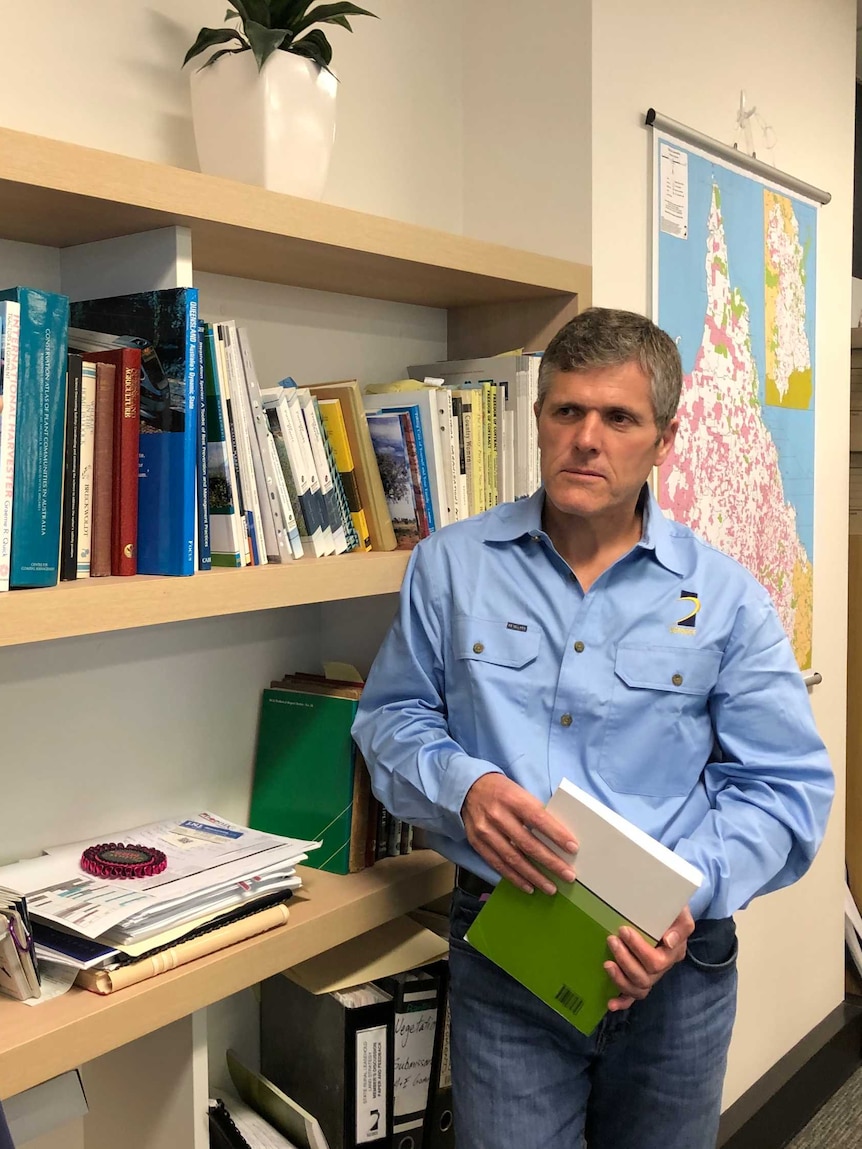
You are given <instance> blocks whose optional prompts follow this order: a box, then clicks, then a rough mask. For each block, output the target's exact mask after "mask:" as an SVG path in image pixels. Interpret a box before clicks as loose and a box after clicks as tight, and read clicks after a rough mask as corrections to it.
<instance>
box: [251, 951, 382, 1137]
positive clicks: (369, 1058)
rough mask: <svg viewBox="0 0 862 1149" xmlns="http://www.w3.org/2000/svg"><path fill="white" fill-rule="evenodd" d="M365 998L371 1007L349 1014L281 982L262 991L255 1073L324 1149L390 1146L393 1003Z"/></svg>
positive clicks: (280, 978)
mask: <svg viewBox="0 0 862 1149" xmlns="http://www.w3.org/2000/svg"><path fill="white" fill-rule="evenodd" d="M357 988H362V987H357ZM347 992H348V993H349V992H351V991H347ZM372 992H373V993H375V994H376V997H377V1000H373V1001H371V1002H370V1003H369V1004H363V1005H357V1006H355V1007H353V1008H348V1007H347V1006H345V1005H344V1004H342V1000H343V999H341V998H340V997H339V995H338V994H335V993H322V994H313V993H310V992H309V991H308V990H307V989H303V988H302V986H299V985H297V984H296V983H295V982H293V981H291V980H290V978H289V977H287V976H286V975H284V974H278V975H277V976H276V977H271V978H267V979H266V981H264V982H262V984H261V999H260V1059H261V1072H262V1073H263V1075H264V1077H266V1078H268V1079H269V1080H270V1081H271V1082H272V1083H273V1084H274V1085H277V1086H278V1088H279V1089H281V1090H282V1091H283V1092H284V1093H286V1094H287V1095H288V1096H289V1097H291V1098H293V1100H294V1101H296V1102H298V1103H299V1104H300V1105H301V1106H302V1107H303V1108H304V1109H307V1110H308V1111H309V1112H310V1113H312V1114H314V1116H315V1117H316V1118H317V1120H318V1121H319V1122H320V1126H321V1128H322V1130H323V1133H324V1135H325V1137H326V1140H327V1141H328V1143H329V1146H330V1149H356V1147H357V1146H361V1147H362V1149H366V1147H376V1149H389V1146H390V1143H391V1136H392V1049H393V1006H392V998H391V997H390V996H389V995H388V994H386V993H384V992H383V991H382V990H380V989H379V988H378V987H376V986H373V989H372Z"/></svg>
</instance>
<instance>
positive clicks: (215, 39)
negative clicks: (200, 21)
mask: <svg viewBox="0 0 862 1149" xmlns="http://www.w3.org/2000/svg"><path fill="white" fill-rule="evenodd" d="M229 40H238V41H239V42H240V44H242V46H243V47H242V49H238V50H239V51H244V50H245V49H246V48H247V47H248V44H246V42H245V40H244V39H243V38H242V36H241V35H240V34H239V32H237V30H236V29H235V28H201V30H200V32H198V38H197V40H195V42H194V44H192V46H191V48H189V50H188V52H186V57H185V59H184V60H183V67H185V66H186V64H187V63H188V62H189V60H193V59H194V58H195V56H199V55H200V54H201V52H206V50H207V49H208V48H214V47H215V45H216V44H227V43H228V41H229Z"/></svg>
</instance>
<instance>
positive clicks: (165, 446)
mask: <svg viewBox="0 0 862 1149" xmlns="http://www.w3.org/2000/svg"><path fill="white" fill-rule="evenodd" d="M0 325H1V326H2V331H0V351H2V367H0V590H2V589H8V588H10V587H11V588H16V587H31V586H52V585H54V584H55V583H56V582H57V581H58V580H60V579H74V578H81V577H86V576H88V575H105V574H114V575H131V574H136V573H142V574H167V575H189V574H193V573H195V571H197V570H205V569H208V568H209V567H210V566H211V565H213V564H215V565H220V566H231V567H243V566H248V565H263V564H265V563H267V562H289V561H291V560H292V559H294V558H298V557H301V556H302V555H303V554H313V555H315V556H317V557H322V556H325V555H337V554H340V553H344V552H345V551H350V550H367V549H375V550H391V549H393V548H394V547H395V546H396V545H397V546H401V547H410V546H412V545H414V544H415V542H416V541H417V540H418V539H419V538H422V537H425V536H426V535H427V534H430V533H431V532H432V531H433V530H436V529H438V528H439V527H441V526H445V525H446V524H447V523H449V522H454V521H457V520H459V519H462V518H466V517H467V516H469V515H472V514H476V513H478V512H480V511H482V510H485V509H486V508H487V507H490V506H494V505H496V504H497V503H498V502H501V501H506V500H509V499H516V498H520V497H523V496H525V495H528V494H530V493H531V492H532V490H534V489H535V487H536V485H537V484H538V481H539V480H538V475H539V472H538V454H537V449H536V435H535V424H534V420H533V416H532V405H533V402H534V401H535V395H536V384H537V378H538V365H539V357H538V356H536V355H511V356H507V355H504V356H498V357H496V358H493V359H481V360H469V361H459V362H451V363H432V364H424V365H419V366H415V367H410V368H409V373H410V376H411V378H410V379H409V380H406V381H401V382H399V383H394V384H382V385H377V386H371V387H369V388H367V390H366V392H365V393H364V394H363V392H362V390H361V389H360V387H359V384H358V382H357V381H356V380H341V381H337V382H329V383H313V384H310V385H309V386H308V387H297V386H296V384H295V383H294V381H293V380H292V379H291V378H290V377H289V376H288V377H286V378H285V379H283V380H282V381H281V382H280V383H279V384H277V385H276V386H269V387H262V386H261V384H260V381H259V379H258V376H257V371H256V368H255V363H254V356H253V354H252V348H251V345H250V341H249V337H248V333H247V331H246V330H245V329H244V328H243V327H241V326H238V325H237V324H236V323H235V322H234V321H230V320H228V321H225V322H220V323H206V322H204V321H202V320H201V319H200V317H199V315H198V297H197V291H196V290H195V289H194V288H175V289H165V290H159V291H150V292H140V293H135V294H132V295H124V296H115V297H107V298H103V299H93V300H83V301H75V302H72V303H70V302H69V300H68V299H67V298H66V297H65V296H63V295H60V294H57V293H51V292H43V291H37V290H35V289H33V288H28V287H16V288H12V289H9V290H8V291H5V292H0Z"/></svg>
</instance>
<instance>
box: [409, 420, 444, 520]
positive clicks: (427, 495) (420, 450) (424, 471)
mask: <svg viewBox="0 0 862 1149" xmlns="http://www.w3.org/2000/svg"><path fill="white" fill-rule="evenodd" d="M407 410H408V413H409V415H410V421H411V423H412V424H413V439H414V442H415V446H416V462H417V464H418V466H419V481H420V484H421V487H422V504H423V506H424V507H425V513H426V515H427V518H428V531H429V533H430V532H433V531H436V530H437V522H436V520H435V518H434V500H433V499H432V498H431V481H430V479H429V477H428V456H427V454H426V451H425V435H424V433H423V431H422V416H421V415H420V413H419V409H418V408H417V407H415V406H410V407H408V409H407Z"/></svg>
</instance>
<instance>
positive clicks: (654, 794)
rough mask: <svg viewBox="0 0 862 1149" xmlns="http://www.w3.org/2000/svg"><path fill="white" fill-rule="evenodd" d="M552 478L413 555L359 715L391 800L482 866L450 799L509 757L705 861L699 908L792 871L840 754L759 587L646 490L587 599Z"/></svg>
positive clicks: (817, 828) (715, 911) (465, 860)
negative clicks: (829, 742) (555, 520)
mask: <svg viewBox="0 0 862 1149" xmlns="http://www.w3.org/2000/svg"><path fill="white" fill-rule="evenodd" d="M543 501H544V491H543V490H542V489H540V490H539V491H537V492H536V494H535V495H533V496H532V497H531V498H529V499H523V500H520V501H519V502H516V503H506V504H504V505H502V506H500V507H497V508H495V509H494V510H491V511H488V512H486V513H485V514H482V515H478V516H475V517H474V518H471V519H468V520H466V521H465V522H460V523H456V524H453V525H452V526H449V527H446V528H445V530H442V531H439V532H437V533H435V534H433V535H432V536H431V537H430V538H428V539H426V540H424V541H423V542H421V543H420V544H419V545H418V546H417V547H416V548H415V549H414V551H413V554H412V555H411V558H410V563H409V566H408V568H407V574H406V576H405V579H404V584H403V586H402V590H401V601H400V609H399V613H398V616H397V618H396V620H395V622H394V623H393V625H392V628H391V630H390V632H389V634H388V636H387V638H386V639H385V641H384V643H383V645H382V647H381V649H380V652H379V654H378V656H377V658H376V660H375V662H374V666H373V667H372V670H371V673H370V675H369V677H368V682H367V685H366V687H365V689H364V691H363V693H362V699H361V702H360V705H359V712H358V715H357V718H356V721H355V724H354V727H353V733H354V736H355V738H356V740H357V742H358V744H359V746H360V747H361V749H362V751H363V754H364V755H365V758H366V761H367V762H368V765H369V769H370V771H371V777H372V785H373V788H374V791H375V793H376V794H377V796H378V797H379V798H380V800H381V801H382V802H383V804H384V805H385V806H386V808H387V809H388V810H390V811H391V812H392V813H393V814H394V815H395V816H396V817H399V818H402V819H404V820H406V821H409V822H412V823H414V824H415V825H418V826H423V827H425V828H426V829H427V830H428V831H429V836H430V841H431V844H432V845H433V846H434V847H435V848H436V849H438V850H439V851H440V852H441V853H443V854H445V855H446V856H447V857H448V858H450V859H451V860H452V861H454V862H457V863H458V864H460V865H462V866H465V867H466V868H467V869H469V870H472V871H473V872H474V873H476V874H479V875H480V876H482V877H484V878H486V879H487V880H489V881H496V880H497V878H498V875H497V874H495V873H494V871H493V870H491V869H490V867H489V866H488V865H487V864H486V863H485V862H484V861H483V860H482V859H481V858H480V857H479V855H478V854H477V853H476V852H475V851H474V850H473V848H472V847H471V846H470V844H469V842H468V841H467V838H466V832H465V828H464V823H463V821H462V819H461V806H462V803H463V801H464V798H465V795H466V794H467V791H468V790H469V789H470V787H471V786H472V784H473V783H474V782H475V781H476V779H477V778H479V777H480V776H481V775H482V774H486V773H487V772H488V771H490V770H497V771H502V772H503V773H505V774H506V775H507V776H508V777H509V778H512V779H513V780H514V781H515V782H517V783H519V784H520V785H521V786H523V787H524V788H525V789H526V790H528V791H529V792H530V793H531V794H534V795H535V796H536V797H537V798H539V799H540V800H541V801H543V802H546V801H547V800H548V799H549V798H550V796H551V794H552V793H553V791H554V790H555V789H556V787H557V785H558V783H559V782H560V780H561V779H562V778H563V777H566V778H569V779H570V780H571V781H572V782H575V783H576V784H577V785H578V786H581V787H582V788H583V789H585V790H587V791H588V792H589V793H591V794H593V795H594V796H595V797H596V798H598V799H599V800H600V801H602V802H604V803H606V804H607V805H609V806H611V807H612V808H613V809H614V810H616V811H618V812H619V813H620V814H622V815H623V816H624V817H626V818H628V819H629V820H630V821H632V822H634V823H635V824H636V825H638V826H640V827H641V828H642V829H643V830H645V831H646V832H647V833H648V834H651V835H652V836H653V837H654V838H657V839H658V840H659V841H660V842H663V843H664V844H665V845H666V846H668V847H669V848H670V849H672V850H675V851H676V853H677V854H679V855H680V856H681V857H683V858H685V859H687V860H688V861H689V862H691V863H692V864H693V865H695V866H696V867H697V868H698V869H699V870H700V871H701V872H702V873H703V875H704V877H705V881H704V883H703V885H702V887H701V888H700V889H699V890H698V891H697V893H696V894H695V895H694V897H693V898H692V901H691V903H690V905H691V910H692V913H693V915H694V917H695V918H700V917H712V918H718V917H726V916H728V915H730V914H732V913H733V912H734V911H735V910H737V909H739V908H741V907H742V906H744V905H746V904H747V903H748V902H749V901H750V899H751V898H753V897H755V895H757V894H763V893H766V892H768V891H769V890H775V889H779V888H780V887H782V886H786V885H789V884H790V883H791V882H793V881H795V880H796V879H797V878H799V877H800V876H801V875H802V874H803V873H804V872H805V870H806V869H807V868H808V866H809V865H810V863H811V860H812V858H813V857H814V854H815V853H816V851H817V848H818V846H819V845H820V842H821V840H822V837H823V832H824V829H825V825H826V820H827V816H828V814H829V809H830V805H831V801H832V795H833V790H834V783H833V776H832V770H831V768H830V765H829V760H828V757H827V754H826V750H825V748H824V745H823V742H822V740H821V739H820V737H819V736H818V734H817V731H816V729H815V726H814V722H813V718H812V715H811V707H810V704H809V700H808V693H807V690H806V687H805V684H804V682H803V679H802V675H801V674H800V672H799V670H798V668H797V666H796V662H795V659H794V656H793V652H792V650H791V647H790V644H789V642H788V641H787V638H786V636H785V634H784V631H783V629H782V626H781V623H780V621H779V619H778V616H777V614H776V612H775V609H774V607H773V605H772V602H771V600H770V598H769V595H768V594H767V592H766V591H765V590H764V589H763V587H762V586H761V585H760V584H759V583H758V582H757V581H756V579H754V578H753V577H752V575H751V574H749V572H748V571H746V570H745V569H744V568H743V567H742V566H740V565H739V564H738V563H737V562H735V561H734V560H733V559H731V558H729V557H728V556H726V555H724V554H722V553H721V552H719V551H717V550H715V549H714V548H712V547H711V546H708V545H707V544H706V543H704V542H702V541H701V540H700V539H698V538H697V536H696V535H694V534H693V533H692V532H691V531H690V530H689V529H688V528H687V527H685V526H683V525H681V524H678V523H674V522H671V521H670V520H668V519H666V518H665V517H664V515H663V514H662V513H661V510H660V509H659V507H658V505H657V504H656V503H655V501H654V500H653V499H652V498H651V497H649V498H646V499H645V503H644V526H643V532H642V537H641V540H640V542H639V543H638V544H637V545H636V546H634V547H633V548H632V550H631V551H629V553H628V554H626V555H624V556H623V557H622V558H620V559H618V560H617V561H616V562H615V563H614V564H613V565H612V566H611V567H610V568H609V569H608V570H606V571H605V572H604V573H603V574H602V575H601V576H600V577H599V578H598V579H596V581H595V582H594V583H593V585H592V586H591V587H590V589H589V591H588V592H587V593H586V594H584V592H583V591H582V589H581V587H580V584H579V583H578V581H577V578H576V577H575V576H574V574H573V573H572V571H571V569H570V568H569V566H568V565H567V564H566V562H565V561H564V560H563V559H562V558H561V557H560V555H559V554H558V553H557V551H556V550H555V548H554V546H553V544H552V543H551V540H550V539H549V537H548V536H547V534H546V533H545V532H544V531H543V530H542V506H543Z"/></svg>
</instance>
